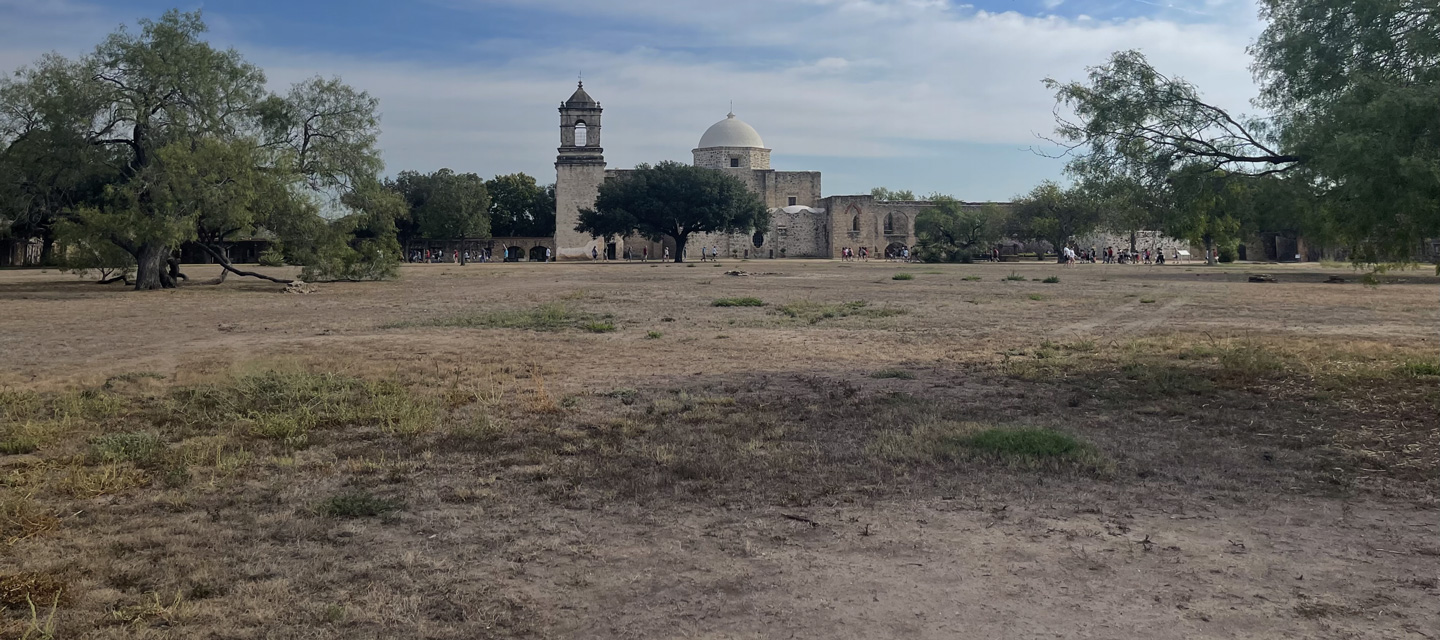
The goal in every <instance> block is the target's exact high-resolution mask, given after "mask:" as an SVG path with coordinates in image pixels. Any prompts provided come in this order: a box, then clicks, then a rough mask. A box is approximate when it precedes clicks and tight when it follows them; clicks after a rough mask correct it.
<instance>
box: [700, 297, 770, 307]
mask: <svg viewBox="0 0 1440 640" xmlns="http://www.w3.org/2000/svg"><path fill="white" fill-rule="evenodd" d="M710 306H712V307H763V306H765V302H764V301H763V300H761V299H759V298H720V299H717V300H715V301H714V302H711V303H710Z"/></svg>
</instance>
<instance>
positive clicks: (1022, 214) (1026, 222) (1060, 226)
mask: <svg viewBox="0 0 1440 640" xmlns="http://www.w3.org/2000/svg"><path fill="white" fill-rule="evenodd" d="M1012 207H1013V208H1012V209H1011V214H1010V224H1009V234H1010V235H1011V236H1014V237H1016V238H1027V239H1032V240H1044V241H1047V242H1049V243H1050V246H1052V247H1054V248H1055V250H1056V251H1057V252H1058V251H1059V250H1060V248H1061V247H1064V246H1066V245H1067V244H1068V243H1069V242H1070V240H1071V239H1072V238H1074V237H1075V236H1079V235H1084V234H1087V233H1090V232H1091V231H1094V230H1095V229H1097V228H1098V227H1099V226H1100V220H1101V215H1100V207H1099V205H1098V204H1097V203H1096V202H1095V200H1093V199H1092V198H1090V197H1089V196H1088V195H1086V194H1085V193H1084V192H1083V191H1082V190H1080V189H1078V188H1069V189H1066V188H1063V187H1061V186H1060V185H1058V184H1056V183H1054V182H1050V181H1048V180H1047V181H1045V182H1042V183H1040V184H1039V185H1038V186H1036V187H1035V188H1034V189H1032V190H1031V191H1030V193H1028V194H1026V195H1024V196H1020V197H1018V198H1016V199H1015V201H1014V203H1013V205H1012Z"/></svg>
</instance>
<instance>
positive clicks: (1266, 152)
mask: <svg viewBox="0 0 1440 640" xmlns="http://www.w3.org/2000/svg"><path fill="white" fill-rule="evenodd" d="M1260 16H1261V18H1262V19H1263V20H1265V21H1266V23H1267V25H1266V28H1265V30H1264V32H1263V33H1262V34H1261V35H1260V37H1259V38H1258V39H1257V40H1256V42H1255V43H1254V44H1253V45H1252V46H1251V47H1250V53H1251V55H1252V56H1253V57H1254V61H1253V63H1252V65H1251V71H1252V72H1253V73H1254V74H1255V77H1256V79H1257V80H1258V81H1259V82H1260V85H1261V92H1260V95H1259V96H1258V97H1257V98H1256V99H1255V100H1254V105H1255V106H1256V107H1258V108H1260V109H1262V110H1264V111H1265V114H1264V115H1263V116H1261V117H1245V116H1242V115H1240V114H1235V113H1231V112H1229V111H1227V110H1226V109H1223V108H1221V107H1219V106H1216V105H1213V104H1210V103H1208V102H1206V101H1205V100H1204V99H1203V97H1202V96H1201V94H1200V91H1199V90H1198V89H1197V88H1196V87H1195V86H1193V85H1191V84H1190V83H1188V82H1185V81H1184V80H1182V79H1179V78H1174V77H1170V76H1166V75H1165V74H1163V73H1161V72H1160V71H1159V70H1157V69H1155V68H1154V67H1153V66H1152V65H1150V63H1149V62H1148V61H1147V60H1146V59H1145V58H1144V56H1142V55H1141V54H1140V53H1138V52H1135V51H1124V52H1117V53H1115V54H1114V55H1113V56H1112V57H1111V58H1110V60H1109V61H1107V62H1106V63H1105V64H1103V65H1100V66H1097V67H1093V68H1091V69H1090V70H1089V75H1088V78H1087V79H1086V80H1085V81H1081V82H1068V83H1061V82H1056V81H1054V80H1047V81H1046V83H1047V86H1049V87H1050V88H1052V89H1053V90H1055V92H1056V97H1057V119H1058V121H1059V125H1058V134H1059V137H1060V138H1061V139H1062V140H1063V141H1064V142H1065V143H1067V144H1068V145H1069V146H1070V150H1071V151H1072V152H1074V153H1075V154H1076V162H1075V163H1072V167H1078V168H1081V169H1082V171H1083V172H1084V173H1087V174H1089V175H1090V176H1097V175H1100V176H1103V175H1109V176H1111V177H1113V178H1114V179H1115V180H1119V181H1128V182H1130V183H1133V184H1136V185H1139V186H1140V187H1141V188H1140V189H1138V190H1136V192H1137V193H1144V194H1146V197H1148V198H1152V199H1157V200H1158V201H1159V204H1158V205H1156V207H1157V208H1158V209H1167V208H1168V209H1172V211H1171V212H1169V214H1174V213H1175V212H1179V213H1180V215H1181V217H1182V218H1184V217H1187V216H1186V215H1184V214H1185V212H1186V210H1187V209H1188V210H1189V211H1190V213H1193V211H1194V209H1195V207H1193V206H1192V205H1193V204H1194V203H1192V202H1190V201H1189V200H1188V198H1189V197H1191V196H1197V197H1200V198H1202V199H1203V200H1210V201H1213V200H1214V196H1216V195H1217V194H1218V193H1219V190H1218V189H1219V188H1218V187H1215V186H1214V185H1198V186H1199V187H1200V188H1196V187H1197V185H1195V184H1194V183H1193V179H1194V178H1195V177H1196V176H1207V177H1208V179H1210V180H1223V181H1230V182H1243V183H1253V184H1247V185H1246V186H1244V187H1243V188H1242V191H1251V192H1254V193H1256V194H1258V195H1257V197H1259V198H1260V200H1263V201H1268V202H1270V203H1271V204H1277V203H1279V201H1277V200H1276V197H1277V196H1278V195H1285V194H1288V195H1289V196H1293V200H1288V201H1286V202H1285V203H1284V205H1283V206H1282V207H1281V209H1283V210H1284V213H1283V214H1282V215H1283V217H1285V221H1284V222H1285V223H1286V224H1291V225H1294V227H1293V228H1294V229H1295V230H1297V231H1300V232H1303V233H1305V234H1307V235H1312V236H1317V237H1321V238H1325V239H1326V240H1327V241H1331V242H1336V243H1339V244H1342V245H1344V246H1345V247H1347V248H1348V249H1349V251H1350V255H1351V257H1352V259H1354V260H1356V261H1357V262H1366V263H1384V262H1391V261H1400V262H1404V261H1407V260H1409V259H1411V257H1412V256H1414V255H1415V253H1416V251H1417V249H1419V248H1420V246H1421V242H1422V241H1423V240H1424V239H1426V238H1434V237H1437V236H1440V179H1437V176H1440V5H1437V4H1436V3H1435V2H1434V0H1364V1H1360V0H1261V2H1260ZM1077 163H1078V164H1077ZM1187 180H1188V181H1191V182H1190V184H1186V182H1187ZM1232 195H1233V194H1232ZM1282 200H1284V199H1283V198H1282ZM1204 204H1205V203H1204V202H1202V203H1201V205H1204ZM1200 208H1201V209H1204V208H1205V207H1204V206H1202V207H1200ZM1252 209H1253V210H1254V211H1255V212H1256V213H1257V214H1261V215H1266V214H1269V213H1270V212H1271V209H1270V208H1269V207H1265V208H1263V209H1261V208H1253V207H1252ZM1164 214H1165V212H1162V217H1164Z"/></svg>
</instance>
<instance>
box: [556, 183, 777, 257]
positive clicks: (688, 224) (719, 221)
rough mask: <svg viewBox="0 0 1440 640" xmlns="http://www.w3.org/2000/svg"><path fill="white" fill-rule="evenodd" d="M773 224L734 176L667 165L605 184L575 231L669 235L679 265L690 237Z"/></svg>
mask: <svg viewBox="0 0 1440 640" xmlns="http://www.w3.org/2000/svg"><path fill="white" fill-rule="evenodd" d="M769 225H770V212H769V210H767V209H766V208H765V205H764V203H762V202H761V201H760V198H759V196H756V195H755V194H754V193H753V192H751V191H750V189H748V188H746V186H745V183H743V182H741V181H740V180H738V179H736V178H735V177H734V176H730V175H727V174H726V173H724V172H722V171H716V170H714V169H705V168H701V167H693V166H690V165H686V164H681V163H678V162H672V161H665V162H661V163H660V164H657V165H655V166H650V165H645V164H642V165H640V166H638V167H636V168H635V170H633V171H628V172H626V173H625V174H623V175H621V176H620V177H617V178H615V179H613V180H606V181H605V182H604V183H602V184H601V185H600V195H599V196H598V197H597V198H596V199H595V208H594V209H582V210H581V211H580V223H579V224H577V225H575V230H576V231H579V232H582V233H588V234H590V235H591V236H593V237H597V238H599V237H605V238H611V237H616V236H620V237H624V236H626V235H629V234H632V233H638V234H640V235H641V236H644V237H646V238H649V239H650V240H659V239H661V237H663V236H668V237H670V238H672V239H674V240H675V262H684V256H685V244H686V243H687V242H688V241H689V239H690V235H691V234H694V233H739V232H746V233H748V232H751V231H754V230H756V229H764V228H765V227H767V226H769Z"/></svg>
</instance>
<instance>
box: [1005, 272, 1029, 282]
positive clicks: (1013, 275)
mask: <svg viewBox="0 0 1440 640" xmlns="http://www.w3.org/2000/svg"><path fill="white" fill-rule="evenodd" d="M1005 279H1006V280H1014V281H1017V282H1024V281H1025V276H1022V275H1020V274H1018V273H1014V272H1011V273H1010V275H1008V276H1005Z"/></svg>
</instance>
